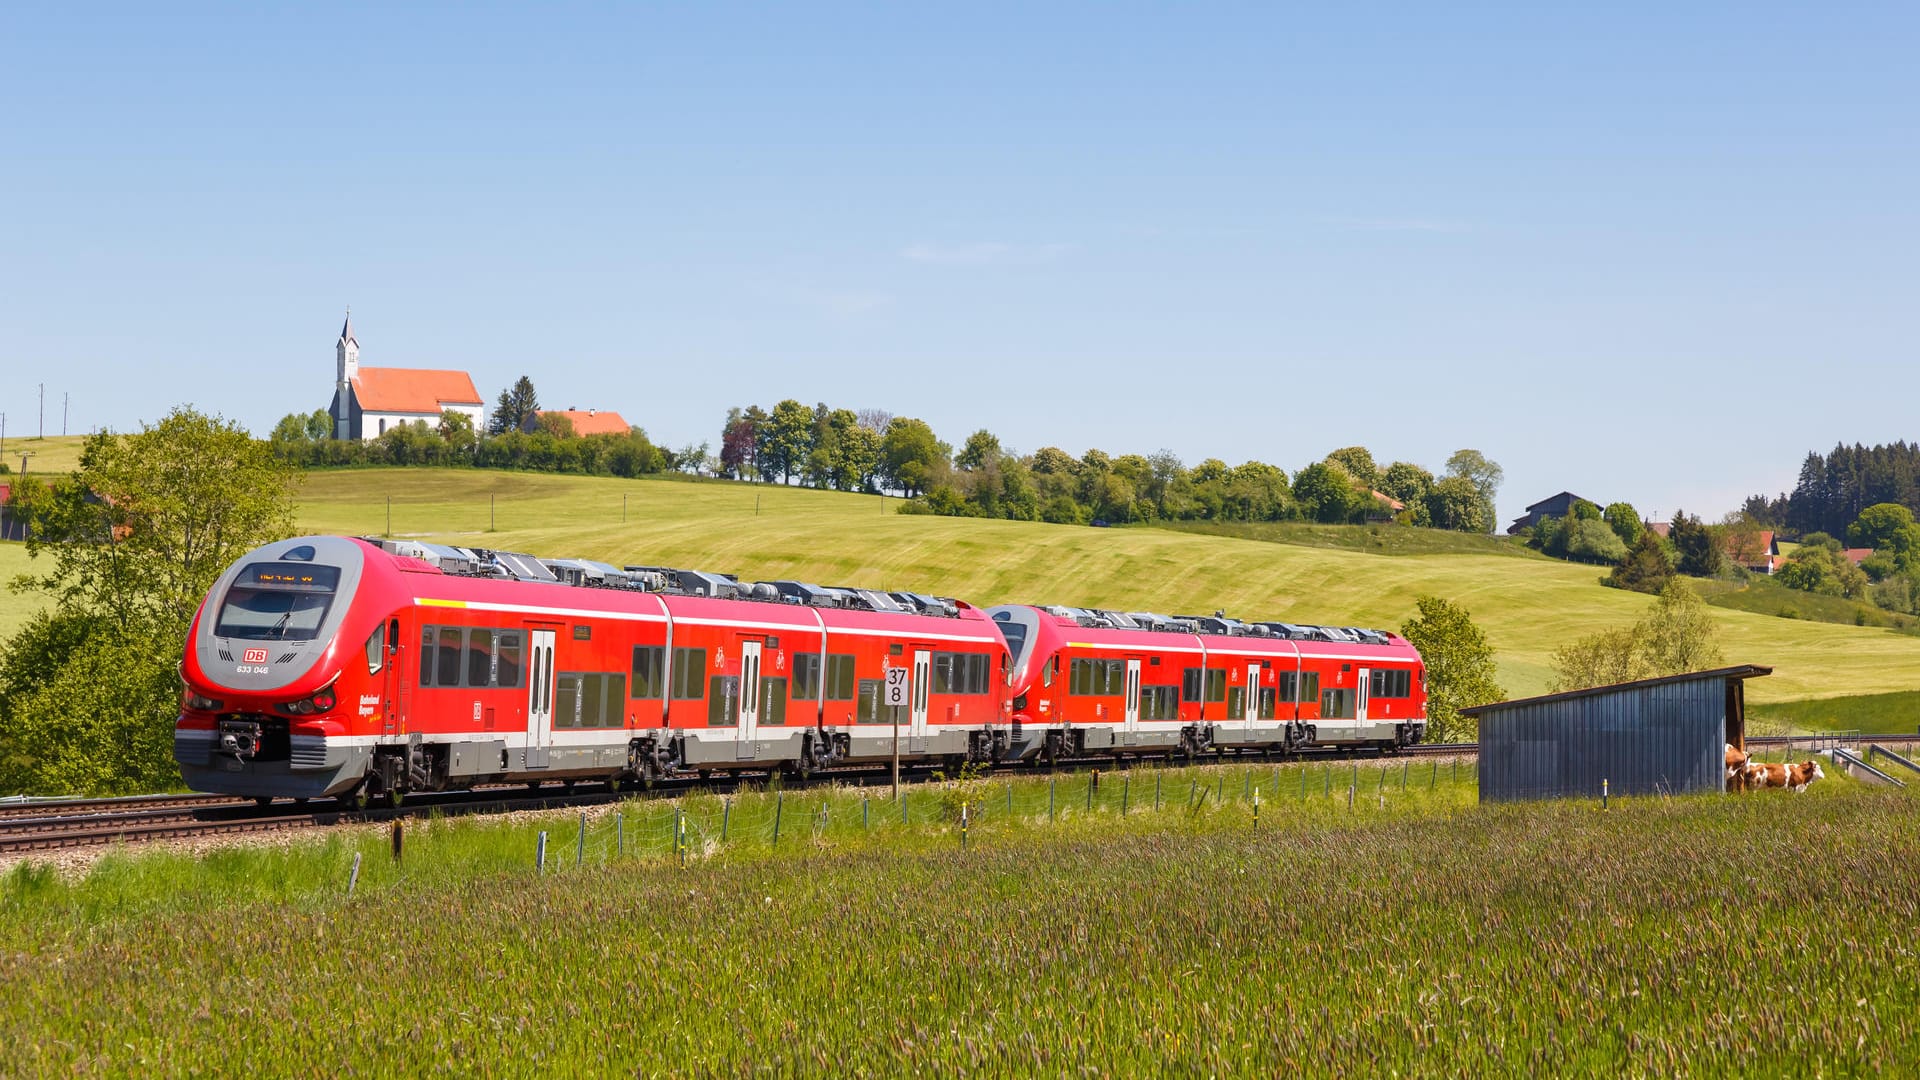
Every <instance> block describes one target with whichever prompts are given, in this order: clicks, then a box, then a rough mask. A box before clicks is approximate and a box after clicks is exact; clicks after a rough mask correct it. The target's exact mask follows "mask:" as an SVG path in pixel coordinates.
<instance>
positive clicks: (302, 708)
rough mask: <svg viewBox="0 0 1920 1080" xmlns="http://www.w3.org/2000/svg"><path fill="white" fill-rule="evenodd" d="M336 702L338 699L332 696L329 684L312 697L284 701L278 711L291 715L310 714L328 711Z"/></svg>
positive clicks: (331, 688)
mask: <svg viewBox="0 0 1920 1080" xmlns="http://www.w3.org/2000/svg"><path fill="white" fill-rule="evenodd" d="M337 704H339V699H338V698H336V697H335V696H334V693H333V687H331V686H329V687H327V688H326V689H324V690H321V691H320V692H319V693H316V694H314V695H313V696H312V697H309V698H301V699H300V700H299V701H289V702H286V703H285V704H283V705H281V706H280V711H281V712H283V713H288V714H290V715H293V716H312V715H314V714H315V713H323V712H330V711H332V709H333V707H334V706H335V705H337Z"/></svg>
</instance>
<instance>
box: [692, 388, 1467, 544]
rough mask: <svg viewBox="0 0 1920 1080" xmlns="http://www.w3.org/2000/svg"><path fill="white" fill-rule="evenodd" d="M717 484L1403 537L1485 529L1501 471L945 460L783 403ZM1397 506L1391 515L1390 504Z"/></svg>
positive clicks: (1031, 517) (983, 435)
mask: <svg viewBox="0 0 1920 1080" xmlns="http://www.w3.org/2000/svg"><path fill="white" fill-rule="evenodd" d="M719 467H720V474H721V475H723V476H729V477H733V478H736V479H743V480H751V479H757V480H762V481H765V482H768V483H773V482H779V483H783V484H791V483H794V482H796V481H797V482H799V483H800V484H803V485H806V486H809V487H819V488H831V489H834V490H839V491H869V492H876V491H892V492H896V493H898V494H900V495H902V496H904V497H906V498H907V499H909V500H910V504H909V505H910V507H911V508H912V510H914V511H917V512H921V513H931V514H944V515H948V516H954V517H992V518H1008V519H1012V520H1017V521H1047V522H1054V523H1058V524H1082V525H1084V524H1089V523H1092V522H1105V523H1111V524H1122V523H1128V522H1144V521H1192V520H1207V521H1319V522H1359V521H1365V520H1368V519H1371V518H1378V519H1393V520H1398V521H1400V522H1402V523H1405V524H1409V525H1420V526H1431V527H1436V528H1445V529H1458V530H1461V531H1465V532H1491V531H1492V530H1493V522H1494V509H1493V506H1494V504H1493V499H1494V495H1495V493H1496V492H1497V491H1498V490H1499V486H1500V481H1501V479H1502V476H1503V474H1502V471H1501V468H1500V466H1499V465H1498V464H1496V463H1494V462H1492V461H1489V460H1488V459H1487V458H1486V456H1485V455H1483V454H1481V453H1480V452H1479V451H1478V450H1471V449H1467V450H1460V451H1458V452H1456V453H1455V454H1454V455H1453V456H1452V457H1450V458H1448V460H1447V464H1446V468H1445V471H1444V472H1443V473H1442V474H1441V475H1440V476H1439V477H1435V476H1434V474H1433V473H1431V472H1429V471H1428V470H1427V469H1425V468H1422V467H1421V466H1419V465H1415V464H1412V463H1411V462H1404V461H1397V462H1394V463H1392V464H1391V465H1388V466H1386V467H1385V468H1382V467H1380V466H1379V465H1377V464H1376V462H1375V461H1374V458H1373V455H1372V453H1371V452H1369V451H1368V450H1367V449H1366V448H1365V447H1363V446H1350V447H1344V448H1342V449H1339V450H1335V451H1334V452H1332V453H1331V454H1328V455H1327V456H1326V457H1325V458H1324V459H1322V460H1320V461H1317V462H1313V463H1312V464H1309V465H1307V466H1305V467H1304V468H1302V469H1300V470H1299V471H1298V472H1296V473H1295V474H1294V475H1293V477H1291V478H1289V477H1288V476H1287V474H1286V472H1285V471H1284V470H1282V469H1280V468H1278V467H1276V466H1273V465H1269V464H1267V463H1265V462H1260V461H1248V462H1244V463H1242V464H1240V465H1235V466H1229V465H1227V463H1226V462H1224V461H1221V460H1219V459H1217V458H1208V459H1207V460H1205V461H1202V462H1200V463H1199V464H1197V465H1195V466H1192V467H1191V468H1189V467H1188V466H1186V465H1185V464H1184V463H1182V462H1181V460H1180V459H1179V458H1178V457H1177V456H1175V455H1174V454H1173V452H1172V451H1170V450H1160V451H1158V452H1156V453H1154V454H1151V455H1145V456H1143V455H1139V454H1122V455H1119V456H1113V455H1110V454H1108V453H1107V452H1105V451H1103V450H1098V449H1093V450H1088V451H1087V452H1086V453H1084V454H1082V455H1081V456H1079V457H1077V458H1076V457H1074V456H1073V455H1071V454H1069V453H1067V452H1066V451H1064V450H1061V449H1059V448H1058V447H1052V446H1048V447H1042V448H1041V449H1039V450H1036V451H1034V452H1033V453H1031V454H1021V453H1019V452H1017V451H1013V450H1010V449H1008V448H1006V447H1005V446H1003V445H1002V444H1001V442H1000V439H999V438H998V437H997V436H995V435H994V434H993V433H992V432H990V431H987V430H985V429H981V430H978V431H975V432H974V433H973V434H971V435H969V436H967V438H966V441H965V442H963V443H962V444H961V446H960V449H959V451H958V452H955V450H954V448H953V446H952V444H950V443H947V442H945V441H943V440H941V439H940V438H939V437H938V436H937V435H935V434H934V431H933V429H932V428H931V427H930V426H928V424H927V423H926V422H925V421H923V420H918V419H914V418H912V417H901V416H893V415H891V414H889V413H885V412H880V411H876V410H866V411H862V412H855V411H854V410H852V409H845V408H838V409H836V408H831V407H829V406H828V405H827V404H826V403H824V402H822V403H820V404H818V405H815V406H814V407H813V408H811V409H809V408H808V407H807V406H805V405H803V404H801V403H800V402H799V401H796V400H793V399H791V398H789V399H787V400H785V401H781V402H779V403H777V404H776V405H774V407H773V408H772V410H770V411H769V410H767V409H763V408H761V407H760V406H758V405H749V406H746V407H743V408H742V407H737V408H734V409H730V410H729V411H728V413H727V419H726V423H725V424H724V425H723V427H722V429H721V437H720V455H719ZM1396 504H1398V505H1396Z"/></svg>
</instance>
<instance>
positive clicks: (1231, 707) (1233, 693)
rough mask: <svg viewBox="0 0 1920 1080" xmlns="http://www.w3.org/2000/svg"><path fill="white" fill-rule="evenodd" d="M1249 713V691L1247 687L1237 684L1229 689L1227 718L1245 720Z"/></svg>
mask: <svg viewBox="0 0 1920 1080" xmlns="http://www.w3.org/2000/svg"><path fill="white" fill-rule="evenodd" d="M1246 715H1247V691H1246V688H1245V687H1242V686H1235V687H1230V688H1228V690H1227V719H1229V720H1243V719H1245V718H1246Z"/></svg>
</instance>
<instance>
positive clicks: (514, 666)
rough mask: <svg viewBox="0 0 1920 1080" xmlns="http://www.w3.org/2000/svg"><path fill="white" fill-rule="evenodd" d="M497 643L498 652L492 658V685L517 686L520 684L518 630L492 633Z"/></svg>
mask: <svg viewBox="0 0 1920 1080" xmlns="http://www.w3.org/2000/svg"><path fill="white" fill-rule="evenodd" d="M494 638H495V643H496V644H497V645H498V649H499V651H498V654H497V655H496V657H495V659H494V666H493V672H494V676H493V677H494V685H495V686H503V687H508V688H512V687H517V686H519V685H520V671H521V667H520V631H518V630H501V631H499V632H498V633H496V634H495V635H494Z"/></svg>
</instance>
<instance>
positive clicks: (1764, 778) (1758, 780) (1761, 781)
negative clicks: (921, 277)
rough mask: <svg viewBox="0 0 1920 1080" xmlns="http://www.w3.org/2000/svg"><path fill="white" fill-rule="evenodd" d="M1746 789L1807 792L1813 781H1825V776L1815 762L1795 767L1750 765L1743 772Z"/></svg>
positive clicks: (1807, 762)
mask: <svg viewBox="0 0 1920 1080" xmlns="http://www.w3.org/2000/svg"><path fill="white" fill-rule="evenodd" d="M1744 778H1745V781H1746V785H1747V786H1748V787H1756V788H1762V789H1765V788H1775V787H1777V788H1788V789H1790V790H1792V791H1795V792H1801V791H1805V790H1807V785H1808V784H1811V783H1813V782H1814V781H1815V780H1825V779H1826V778H1827V774H1826V773H1824V772H1822V771H1821V769H1820V763H1819V762H1817V761H1803V762H1800V763H1799V764H1797V765H1795V764H1793V763H1791V762H1788V763H1786V764H1766V763H1757V764H1750V765H1748V766H1747V767H1746V769H1745V770H1744Z"/></svg>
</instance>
